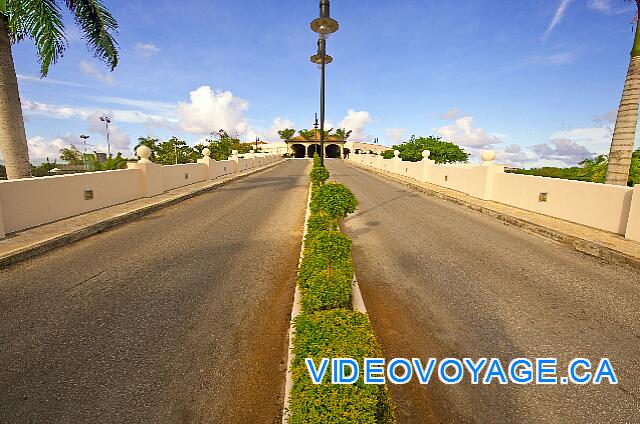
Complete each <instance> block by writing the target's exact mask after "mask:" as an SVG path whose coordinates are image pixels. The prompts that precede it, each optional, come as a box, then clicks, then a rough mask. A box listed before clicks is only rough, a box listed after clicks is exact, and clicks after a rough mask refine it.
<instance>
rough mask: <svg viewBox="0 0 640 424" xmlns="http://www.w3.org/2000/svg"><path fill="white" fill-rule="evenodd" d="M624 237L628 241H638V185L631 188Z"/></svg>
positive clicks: (639, 199)
mask: <svg viewBox="0 0 640 424" xmlns="http://www.w3.org/2000/svg"><path fill="white" fill-rule="evenodd" d="M625 237H626V238H628V239H629V240H635V241H640V185H636V186H635V187H634V188H633V197H632V198H631V209H630V210H629V219H628V221H627V231H626V233H625Z"/></svg>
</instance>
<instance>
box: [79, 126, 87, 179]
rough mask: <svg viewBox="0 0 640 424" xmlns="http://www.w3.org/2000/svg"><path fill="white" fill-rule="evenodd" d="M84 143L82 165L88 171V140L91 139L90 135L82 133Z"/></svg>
mask: <svg viewBox="0 0 640 424" xmlns="http://www.w3.org/2000/svg"><path fill="white" fill-rule="evenodd" d="M80 138H81V139H82V144H84V153H83V154H82V165H84V170H85V171H87V140H88V139H89V136H88V135H84V134H83V135H81V136H80Z"/></svg>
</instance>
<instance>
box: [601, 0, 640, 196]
mask: <svg viewBox="0 0 640 424" xmlns="http://www.w3.org/2000/svg"><path fill="white" fill-rule="evenodd" d="M624 1H625V2H627V3H635V5H636V34H635V38H634V42H633V48H632V49H631V59H630V61H629V71H628V72H627V79H626V81H625V84H624V89H623V91H622V99H621V100H620V107H619V108H618V116H617V118H616V125H615V129H614V131H613V139H612V140H611V149H610V151H609V156H608V167H607V172H606V178H605V181H606V183H607V184H617V185H626V184H628V181H629V174H630V173H631V172H633V171H632V169H631V168H632V166H631V165H632V157H633V146H634V144H635V141H636V126H637V125H638V101H640V77H639V75H640V30H638V25H637V21H638V19H637V18H638V16H639V15H640V0H624Z"/></svg>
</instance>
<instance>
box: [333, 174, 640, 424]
mask: <svg viewBox="0 0 640 424" xmlns="http://www.w3.org/2000/svg"><path fill="white" fill-rule="evenodd" d="M328 167H329V169H330V171H331V173H332V178H336V179H338V180H339V181H341V182H344V183H345V184H347V185H348V186H349V187H350V188H351V190H352V191H353V192H354V193H355V194H356V196H357V197H358V199H359V201H360V205H359V208H358V211H357V212H356V214H354V215H353V216H352V217H350V218H348V219H347V220H346V222H345V225H344V229H345V231H346V232H347V233H348V234H349V235H350V236H351V237H352V238H353V240H354V262H355V265H356V272H357V274H358V281H359V283H360V285H361V288H362V292H363V297H364V301H365V303H366V306H367V309H368V311H369V313H370V315H371V319H372V322H373V325H374V328H375V330H376V333H377V335H378V337H379V339H380V342H381V344H382V346H383V350H384V354H385V356H386V357H387V358H393V357H404V358H413V357H416V358H429V357H435V358H439V359H442V358H446V357H454V358H459V359H462V358H464V357H469V358H474V359H477V358H481V357H487V358H491V357H497V358H500V359H501V360H502V362H503V364H505V366H506V365H508V362H509V361H510V360H511V359H514V358H518V357H528V358H537V357H557V358H558V361H559V363H560V364H562V367H561V372H560V374H561V375H565V374H566V372H564V368H565V367H566V365H567V363H568V361H569V360H570V359H571V358H574V357H586V358H589V359H592V360H596V359H599V358H601V357H608V358H609V359H610V360H611V361H612V363H613V365H614V367H615V370H616V372H617V375H618V378H619V381H620V383H619V384H618V385H617V386H614V385H610V384H609V383H608V382H607V380H605V383H603V384H602V385H600V386H595V385H586V386H563V385H557V386H535V385H526V386H516V385H513V384H509V385H506V386H501V385H498V384H493V385H490V386H483V385H479V386H472V385H470V384H468V383H466V384H459V385H452V386H445V385H444V384H442V383H440V382H437V383H434V384H430V385H428V386H420V385H419V384H417V383H415V382H412V383H409V384H408V385H405V386H390V389H391V393H392V396H393V398H394V400H395V401H396V403H397V405H398V410H397V414H396V415H397V418H398V422H399V423H428V422H438V423H449V422H456V423H466V422H475V423H543V422H548V423H605V422H607V423H640V401H639V399H640V273H638V272H636V271H632V270H628V269H625V268H622V267H619V266H615V265H611V264H609V263H606V262H603V261H600V260H597V259H595V258H592V257H589V256H586V255H584V254H582V253H579V252H577V251H574V250H572V249H570V248H568V247H566V246H563V245H559V244H556V243H554V242H551V241H549V240H546V239H543V238H541V237H538V236H536V235H532V234H530V233H527V232H524V231H523V230H521V229H517V228H514V227H509V226H506V225H505V224H503V223H501V222H498V221H495V220H492V219H490V218H488V217H486V216H483V215H480V214H478V213H475V212H473V211H470V210H468V209H465V208H462V207H460V206H456V205H453V204H451V203H447V202H446V201H444V200H440V199H437V198H433V197H428V196H426V195H424V194H421V193H418V192H415V191H413V190H411V189H409V188H406V187H403V186H402V185H400V184H398V183H395V182H391V181H389V180H387V179H384V178H383V177H380V176H375V175H373V174H370V173H368V172H366V171H363V170H360V169H357V168H354V167H351V166H348V165H346V164H344V163H343V162H341V161H328ZM594 207H606V205H594ZM481 375H482V374H481ZM467 381H468V380H467Z"/></svg>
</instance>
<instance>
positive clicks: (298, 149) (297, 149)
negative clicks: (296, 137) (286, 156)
mask: <svg viewBox="0 0 640 424" xmlns="http://www.w3.org/2000/svg"><path fill="white" fill-rule="evenodd" d="M305 150H306V149H305V148H304V146H303V145H302V144H292V145H291V153H292V154H293V157H294V158H297V159H300V158H303V157H305V153H306V152H305Z"/></svg>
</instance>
